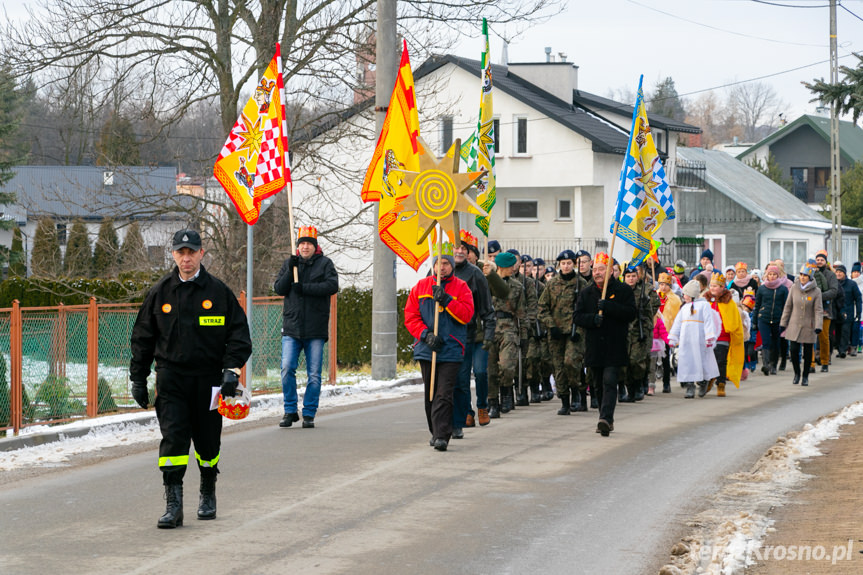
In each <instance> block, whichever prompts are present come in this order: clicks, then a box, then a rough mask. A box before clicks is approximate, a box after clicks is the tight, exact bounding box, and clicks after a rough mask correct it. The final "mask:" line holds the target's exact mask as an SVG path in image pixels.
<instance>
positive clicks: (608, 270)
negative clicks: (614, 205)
mask: <svg viewBox="0 0 863 575" xmlns="http://www.w3.org/2000/svg"><path fill="white" fill-rule="evenodd" d="M619 226H620V221H616V222H614V231H613V232H612V234H611V247H610V248H609V249H608V265H607V266H605V282H604V283H603V284H602V297H601V298H599V299H605V292H606V291H608V276H610V275H611V268H612V266H613V264H614V257H613V256H612V255H611V254H613V253H614V240H615V239H616V238H617V228H618V227H619ZM599 315H600V316H601V315H602V310H599Z"/></svg>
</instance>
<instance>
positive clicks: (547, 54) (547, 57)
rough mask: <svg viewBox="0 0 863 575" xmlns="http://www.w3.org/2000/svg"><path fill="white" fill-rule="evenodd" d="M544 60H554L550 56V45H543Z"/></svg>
mask: <svg viewBox="0 0 863 575" xmlns="http://www.w3.org/2000/svg"><path fill="white" fill-rule="evenodd" d="M545 61H546V62H554V60H553V59H552V57H551V46H546V47H545Z"/></svg>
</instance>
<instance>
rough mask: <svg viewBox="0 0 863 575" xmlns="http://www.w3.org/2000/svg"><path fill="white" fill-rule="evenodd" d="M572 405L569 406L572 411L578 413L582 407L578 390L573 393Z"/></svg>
mask: <svg viewBox="0 0 863 575" xmlns="http://www.w3.org/2000/svg"><path fill="white" fill-rule="evenodd" d="M571 396H572V403H571V404H570V405H569V410H570V411H578V410H579V408H580V407H581V396H580V395H579V394H578V390H577V389H573V390H572V392H571Z"/></svg>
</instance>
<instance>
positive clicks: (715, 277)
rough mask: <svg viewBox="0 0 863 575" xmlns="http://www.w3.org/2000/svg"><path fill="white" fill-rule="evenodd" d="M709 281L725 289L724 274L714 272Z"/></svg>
mask: <svg viewBox="0 0 863 575" xmlns="http://www.w3.org/2000/svg"><path fill="white" fill-rule="evenodd" d="M710 281H711V282H716V283H718V284H719V285H721V286H722V287H725V274H722V273H719V272H716V273H714V274H713V275H711V276H710Z"/></svg>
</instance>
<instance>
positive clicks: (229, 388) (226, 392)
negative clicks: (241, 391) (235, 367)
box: [221, 369, 240, 398]
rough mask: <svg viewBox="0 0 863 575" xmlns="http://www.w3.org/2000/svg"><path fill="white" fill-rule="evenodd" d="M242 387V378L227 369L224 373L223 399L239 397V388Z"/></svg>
mask: <svg viewBox="0 0 863 575" xmlns="http://www.w3.org/2000/svg"><path fill="white" fill-rule="evenodd" d="M238 385H240V376H239V375H237V374H236V373H234V372H233V371H231V370H230V369H226V370H224V371H223V372H222V389H221V392H222V397H226V398H227V397H235V396H236V395H237V386H238Z"/></svg>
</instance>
